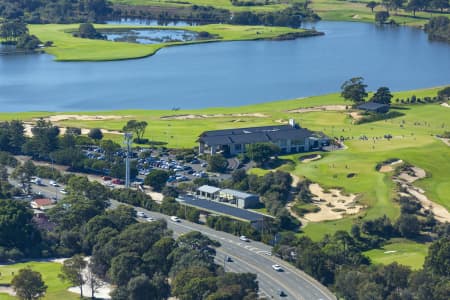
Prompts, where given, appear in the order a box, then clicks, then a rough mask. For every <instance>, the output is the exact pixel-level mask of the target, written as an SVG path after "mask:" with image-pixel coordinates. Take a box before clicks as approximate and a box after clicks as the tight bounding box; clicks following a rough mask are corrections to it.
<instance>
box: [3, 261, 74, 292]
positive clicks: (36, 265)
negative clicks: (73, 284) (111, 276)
mask: <svg viewBox="0 0 450 300" xmlns="http://www.w3.org/2000/svg"><path fill="white" fill-rule="evenodd" d="M28 266H29V267H31V269H32V270H34V271H38V272H40V273H41V274H42V279H43V280H44V282H45V284H46V285H47V286H48V288H47V293H46V295H45V297H44V298H43V299H47V300H61V299H64V300H75V299H80V296H78V295H77V294H74V293H70V292H68V291H67V289H68V288H69V287H70V285H69V284H67V283H65V282H62V281H61V280H60V279H59V278H58V274H59V272H60V268H61V264H59V263H54V262H27V263H20V264H14V265H2V266H0V272H1V274H2V275H1V276H0V284H10V283H11V280H12V278H13V275H12V272H14V274H17V273H18V271H19V270H20V269H23V268H26V267H28ZM0 299H1V300H9V299H17V298H15V297H11V296H8V295H6V294H0Z"/></svg>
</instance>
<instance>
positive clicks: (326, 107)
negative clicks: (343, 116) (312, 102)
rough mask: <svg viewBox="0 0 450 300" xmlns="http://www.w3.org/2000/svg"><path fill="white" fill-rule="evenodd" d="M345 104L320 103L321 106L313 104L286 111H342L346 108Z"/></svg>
mask: <svg viewBox="0 0 450 300" xmlns="http://www.w3.org/2000/svg"><path fill="white" fill-rule="evenodd" d="M346 109H347V106H346V105H322V106H314V107H305V108H298V109H291V110H288V111H287V112H288V113H307V112H314V111H343V110H346Z"/></svg>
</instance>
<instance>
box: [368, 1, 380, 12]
mask: <svg viewBox="0 0 450 300" xmlns="http://www.w3.org/2000/svg"><path fill="white" fill-rule="evenodd" d="M377 6H378V2H375V1H370V2H368V3H367V4H366V7H368V8H370V10H371V11H372V13H373V9H374V8H375V7H377Z"/></svg>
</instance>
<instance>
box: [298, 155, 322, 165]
mask: <svg viewBox="0 0 450 300" xmlns="http://www.w3.org/2000/svg"><path fill="white" fill-rule="evenodd" d="M321 158H322V155H320V154H316V155H313V156H310V155H307V156H305V157H304V158H300V161H301V162H302V163H304V164H306V163H309V162H311V161H315V160H319V159H321Z"/></svg>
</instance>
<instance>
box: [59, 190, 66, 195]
mask: <svg viewBox="0 0 450 300" xmlns="http://www.w3.org/2000/svg"><path fill="white" fill-rule="evenodd" d="M59 192H60V193H61V194H64V195H65V194H67V191H66V190H65V189H61V190H60V191H59Z"/></svg>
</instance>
